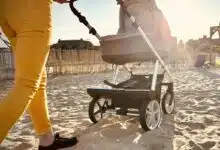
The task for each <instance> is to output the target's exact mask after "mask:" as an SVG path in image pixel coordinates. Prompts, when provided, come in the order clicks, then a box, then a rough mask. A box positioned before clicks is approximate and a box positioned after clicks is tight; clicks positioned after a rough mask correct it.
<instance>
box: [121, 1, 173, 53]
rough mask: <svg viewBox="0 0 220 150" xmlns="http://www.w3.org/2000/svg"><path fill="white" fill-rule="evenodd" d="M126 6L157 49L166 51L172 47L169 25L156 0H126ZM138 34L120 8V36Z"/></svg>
mask: <svg viewBox="0 0 220 150" xmlns="http://www.w3.org/2000/svg"><path fill="white" fill-rule="evenodd" d="M124 4H125V7H126V8H127V10H128V12H129V13H130V14H131V15H132V16H134V18H135V20H136V22H137V23H138V24H139V25H140V27H141V28H142V29H143V31H144V32H145V33H147V34H148V36H149V38H150V39H152V43H153V44H154V46H155V47H157V48H158V49H166V50H168V49H170V48H171V47H172V42H171V40H172V37H171V32H170V27H169V24H168V22H167V20H166V18H165V16H164V15H163V12H162V11H161V10H160V9H159V8H158V7H157V5H156V2H155V0H124ZM136 32H137V29H136V28H134V27H133V26H132V22H131V21H130V18H128V16H127V15H126V14H125V12H124V11H123V9H122V8H121V7H120V11H119V30H118V34H123V33H125V34H130V33H136Z"/></svg>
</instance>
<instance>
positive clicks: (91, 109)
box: [89, 97, 108, 123]
mask: <svg viewBox="0 0 220 150" xmlns="http://www.w3.org/2000/svg"><path fill="white" fill-rule="evenodd" d="M100 99H101V98H99V97H96V98H93V99H92V101H91V102H90V103H89V118H90V120H91V121H92V122H93V123H97V122H98V121H99V120H101V119H102V118H103V114H104V113H105V112H106V110H107V109H108V104H107V103H106V102H107V101H106V100H105V101H104V103H106V104H103V106H101V105H100V104H99V100H100ZM96 104H99V108H100V110H98V111H97V112H100V114H101V118H100V119H99V120H97V119H96V117H95V115H96V114H94V113H95V112H94V108H95V105H96ZM105 106H106V107H105Z"/></svg>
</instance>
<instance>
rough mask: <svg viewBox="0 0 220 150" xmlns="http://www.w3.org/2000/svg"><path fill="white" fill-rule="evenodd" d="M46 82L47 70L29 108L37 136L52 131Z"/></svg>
mask: <svg viewBox="0 0 220 150" xmlns="http://www.w3.org/2000/svg"><path fill="white" fill-rule="evenodd" d="M46 81H47V75H46V69H44V73H43V76H42V79H41V84H40V87H39V89H38V91H37V93H36V95H35V97H34V99H33V100H32V101H31V103H30V105H29V107H28V112H29V114H30V115H31V118H32V121H33V125H34V129H35V132H36V134H37V135H42V134H45V133H47V132H48V131H51V123H50V119H49V113H48V109H47V108H48V107H47V93H46Z"/></svg>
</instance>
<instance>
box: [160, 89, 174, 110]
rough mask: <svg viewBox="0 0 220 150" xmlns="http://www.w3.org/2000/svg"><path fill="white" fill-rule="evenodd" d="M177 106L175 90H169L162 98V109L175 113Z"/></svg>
mask: <svg viewBox="0 0 220 150" xmlns="http://www.w3.org/2000/svg"><path fill="white" fill-rule="evenodd" d="M174 108H175V99H174V93H173V92H167V93H165V94H164V96H163V98H162V110H163V113H164V114H171V113H173V111H174Z"/></svg>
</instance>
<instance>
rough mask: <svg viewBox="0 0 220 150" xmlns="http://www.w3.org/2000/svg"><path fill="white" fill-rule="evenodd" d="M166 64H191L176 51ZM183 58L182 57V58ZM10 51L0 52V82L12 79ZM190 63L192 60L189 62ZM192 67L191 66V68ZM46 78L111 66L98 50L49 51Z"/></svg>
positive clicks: (182, 65) (108, 69)
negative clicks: (104, 60) (103, 59)
mask: <svg viewBox="0 0 220 150" xmlns="http://www.w3.org/2000/svg"><path fill="white" fill-rule="evenodd" d="M176 53H177V54H174V55H173V56H174V57H173V56H172V58H169V61H167V62H166V63H167V64H168V65H169V66H170V67H171V68H173V69H177V70H178V69H179V68H180V69H181V68H185V67H186V66H187V67H189V66H190V65H192V64H193V62H190V61H189V58H186V57H185V56H190V55H186V54H185V53H186V52H184V51H182V52H181V51H177V52H176ZM183 56H184V57H183ZM12 58H13V54H12V52H11V51H9V50H7V49H4V50H0V80H5V79H13V76H14V65H13V64H14V62H13V59H12ZM191 61H192V60H191ZM191 67H192V66H191ZM46 69H47V74H48V76H49V77H50V76H54V75H62V74H82V73H95V72H104V71H110V70H112V65H110V64H107V63H105V62H103V61H102V58H101V52H100V51H99V50H61V49H56V50H55V49H51V52H50V55H49V58H48V62H47V65H46Z"/></svg>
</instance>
